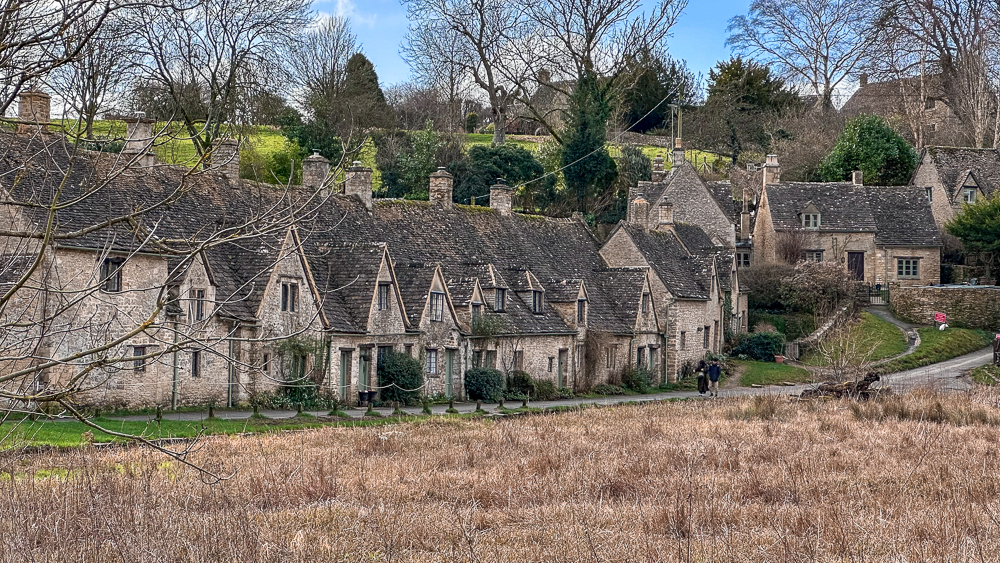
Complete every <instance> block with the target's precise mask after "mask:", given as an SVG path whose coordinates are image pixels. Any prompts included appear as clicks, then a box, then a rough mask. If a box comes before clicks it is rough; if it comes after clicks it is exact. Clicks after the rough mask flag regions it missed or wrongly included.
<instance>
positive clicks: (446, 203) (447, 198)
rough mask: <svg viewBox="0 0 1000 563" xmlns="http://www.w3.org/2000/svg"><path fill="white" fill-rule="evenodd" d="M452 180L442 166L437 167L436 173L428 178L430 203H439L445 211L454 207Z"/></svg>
mask: <svg viewBox="0 0 1000 563" xmlns="http://www.w3.org/2000/svg"><path fill="white" fill-rule="evenodd" d="M453 182H454V178H453V176H452V175H451V174H449V173H448V171H447V170H445V168H444V166H439V167H438V169H437V172H435V173H433V174H431V177H430V200H431V203H439V204H441V207H443V208H445V209H451V208H452V207H453V206H454V203H453V202H452V197H453V185H454V184H453Z"/></svg>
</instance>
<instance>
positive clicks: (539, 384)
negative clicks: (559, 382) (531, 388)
mask: <svg viewBox="0 0 1000 563" xmlns="http://www.w3.org/2000/svg"><path fill="white" fill-rule="evenodd" d="M531 398H532V399H534V400H536V401H551V400H553V399H557V398H559V390H558V389H556V384H555V383H553V382H551V381H549V380H548V379H539V380H538V381H536V382H535V394H534V395H532V397H531Z"/></svg>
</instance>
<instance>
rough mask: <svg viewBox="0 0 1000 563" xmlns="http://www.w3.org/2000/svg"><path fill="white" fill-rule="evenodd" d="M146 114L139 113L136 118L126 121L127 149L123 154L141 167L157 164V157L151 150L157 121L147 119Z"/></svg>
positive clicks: (129, 118)
mask: <svg viewBox="0 0 1000 563" xmlns="http://www.w3.org/2000/svg"><path fill="white" fill-rule="evenodd" d="M145 116H146V113H145V112H141V111H140V112H137V113H136V116H135V117H127V118H125V119H124V120H123V121H125V132H126V138H125V148H123V149H122V154H125V155H127V156H128V157H129V159H131V160H134V161H136V162H138V163H139V166H142V167H149V166H152V165H153V164H155V163H156V157H155V156H154V155H153V153H152V152H150V150H149V148H150V147H151V146H152V145H153V124H154V123H156V120H155V119H146V117H145Z"/></svg>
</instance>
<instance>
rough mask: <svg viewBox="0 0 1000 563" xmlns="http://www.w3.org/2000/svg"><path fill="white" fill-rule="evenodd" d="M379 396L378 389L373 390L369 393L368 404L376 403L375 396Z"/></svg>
mask: <svg viewBox="0 0 1000 563" xmlns="http://www.w3.org/2000/svg"><path fill="white" fill-rule="evenodd" d="M376 395H378V389H372V390H370V391H368V404H369V405H371V404H373V403H374V402H375V396H376Z"/></svg>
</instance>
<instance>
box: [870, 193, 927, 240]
mask: <svg viewBox="0 0 1000 563" xmlns="http://www.w3.org/2000/svg"><path fill="white" fill-rule="evenodd" d="M866 191H867V192H868V204H869V205H870V206H871V211H872V216H873V217H874V218H875V243H876V244H879V245H885V246H941V244H942V242H941V233H940V231H938V229H937V226H936V225H935V224H934V215H933V214H932V213H931V207H930V205H928V203H927V195H926V193H925V192H924V188H922V187H918V186H887V187H871V188H869V189H868V190H866Z"/></svg>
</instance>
